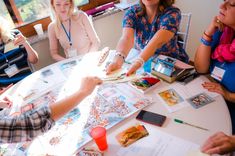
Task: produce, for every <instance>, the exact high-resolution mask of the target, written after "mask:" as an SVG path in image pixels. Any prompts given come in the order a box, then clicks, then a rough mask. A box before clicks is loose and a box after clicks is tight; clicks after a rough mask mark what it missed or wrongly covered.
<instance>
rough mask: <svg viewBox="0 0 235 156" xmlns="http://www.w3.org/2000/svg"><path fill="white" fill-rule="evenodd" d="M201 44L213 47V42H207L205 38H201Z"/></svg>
mask: <svg viewBox="0 0 235 156" xmlns="http://www.w3.org/2000/svg"><path fill="white" fill-rule="evenodd" d="M201 43H202V44H204V45H205V46H211V44H212V42H211V41H207V40H205V39H204V38H203V37H202V38H201Z"/></svg>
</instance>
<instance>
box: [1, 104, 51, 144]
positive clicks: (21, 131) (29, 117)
mask: <svg viewBox="0 0 235 156" xmlns="http://www.w3.org/2000/svg"><path fill="white" fill-rule="evenodd" d="M50 116H51V111H50V108H49V107H48V106H42V107H40V108H38V109H35V110H31V111H28V112H26V113H24V114H21V115H20V116H14V117H10V116H6V117H4V118H0V143H17V142H24V141H32V140H33V139H34V138H35V137H36V136H38V135H40V134H42V133H44V132H46V131H48V130H50V129H51V128H52V126H53V125H54V124H55V121H54V120H53V119H52V118H51V117H50Z"/></svg>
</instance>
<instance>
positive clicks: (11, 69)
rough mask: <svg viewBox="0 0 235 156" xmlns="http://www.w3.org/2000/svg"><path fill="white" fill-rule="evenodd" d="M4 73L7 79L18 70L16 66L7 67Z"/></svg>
mask: <svg viewBox="0 0 235 156" xmlns="http://www.w3.org/2000/svg"><path fill="white" fill-rule="evenodd" d="M4 71H5V73H6V74H7V76H8V77H12V76H14V75H16V74H17V73H19V69H18V68H17V66H16V64H13V65H11V66H9V67H8V68H6V69H4Z"/></svg>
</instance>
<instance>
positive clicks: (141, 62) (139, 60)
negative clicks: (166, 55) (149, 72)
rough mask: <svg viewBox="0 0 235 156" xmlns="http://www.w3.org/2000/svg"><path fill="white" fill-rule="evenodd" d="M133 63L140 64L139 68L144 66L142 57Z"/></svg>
mask: <svg viewBox="0 0 235 156" xmlns="http://www.w3.org/2000/svg"><path fill="white" fill-rule="evenodd" d="M135 62H138V63H140V67H142V66H143V65H144V59H143V58H142V57H138V58H137V59H136V60H135Z"/></svg>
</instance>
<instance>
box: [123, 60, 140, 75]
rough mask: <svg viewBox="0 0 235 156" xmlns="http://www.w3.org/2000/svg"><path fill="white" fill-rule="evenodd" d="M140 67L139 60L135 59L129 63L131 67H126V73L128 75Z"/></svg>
mask: <svg viewBox="0 0 235 156" xmlns="http://www.w3.org/2000/svg"><path fill="white" fill-rule="evenodd" d="M140 67H141V64H140V62H139V61H135V62H133V63H132V64H131V67H130V68H129V69H128V71H127V73H126V75H127V76H129V75H131V74H133V73H135V72H136V70H138V69H139V68H140Z"/></svg>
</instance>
